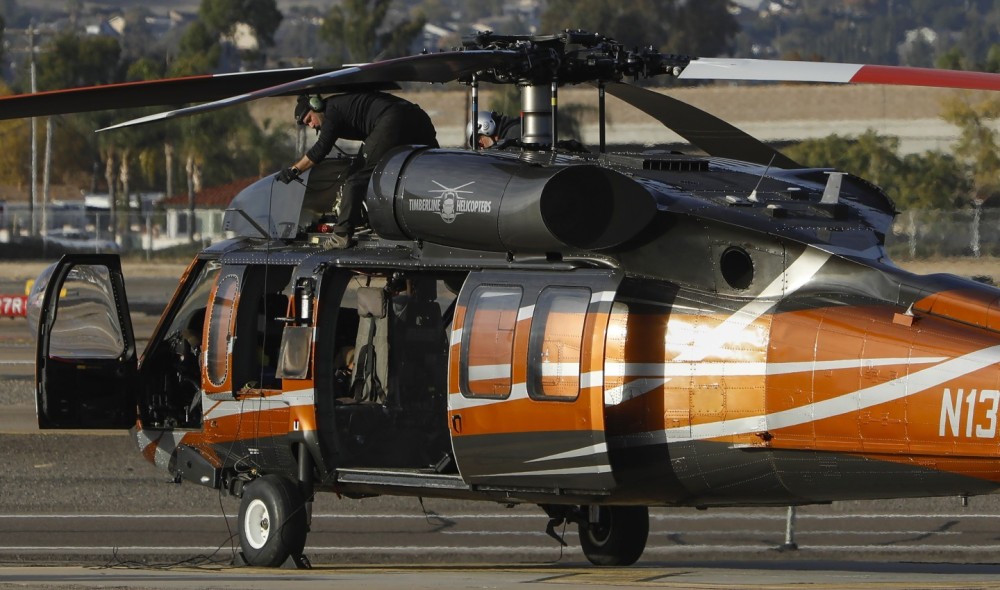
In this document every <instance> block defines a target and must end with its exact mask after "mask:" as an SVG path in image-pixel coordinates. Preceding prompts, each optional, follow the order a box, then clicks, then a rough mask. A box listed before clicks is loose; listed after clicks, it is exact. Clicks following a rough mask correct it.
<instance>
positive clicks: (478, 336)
mask: <svg viewBox="0 0 1000 590" xmlns="http://www.w3.org/2000/svg"><path fill="white" fill-rule="evenodd" d="M520 305H521V289H520V288H519V287H496V286H491V285H482V286H480V287H477V288H476V290H475V291H474V292H473V293H472V297H471V298H470V299H469V311H468V316H469V317H471V318H472V321H471V322H470V323H469V326H468V329H467V330H466V331H465V334H464V337H463V340H464V345H465V348H466V354H465V357H466V358H468V359H469V362H468V366H464V367H463V368H462V372H463V373H464V374H463V375H462V385H463V387H462V392H463V393H465V394H466V395H469V396H484V397H506V396H508V395H510V389H511V380H512V375H511V361H512V359H513V356H514V329H515V327H516V326H517V312H518V308H519V307H520Z"/></svg>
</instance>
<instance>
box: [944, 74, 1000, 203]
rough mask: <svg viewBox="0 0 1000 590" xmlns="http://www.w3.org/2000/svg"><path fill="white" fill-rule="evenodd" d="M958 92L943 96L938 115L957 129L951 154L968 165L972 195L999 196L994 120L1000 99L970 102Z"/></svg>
mask: <svg viewBox="0 0 1000 590" xmlns="http://www.w3.org/2000/svg"><path fill="white" fill-rule="evenodd" d="M972 97H973V95H971V94H968V93H962V94H958V95H955V96H954V97H952V98H950V99H947V100H946V101H945V102H944V108H943V111H942V114H941V117H942V118H943V119H944V120H945V121H948V122H949V123H951V124H952V125H955V126H956V127H958V129H959V139H958V141H957V142H956V143H955V148H954V149H955V154H956V155H957V156H958V157H960V158H962V159H963V160H964V161H965V162H966V163H967V164H968V165H969V167H970V175H971V182H972V190H973V193H974V195H975V198H976V199H978V200H986V199H988V198H990V197H993V196H997V195H1000V146H998V143H997V131H996V129H995V128H994V123H995V121H996V120H997V118H998V117H1000V99H998V98H996V97H992V96H990V97H987V98H984V99H982V100H979V101H978V102H973V101H974V99H973V98H972Z"/></svg>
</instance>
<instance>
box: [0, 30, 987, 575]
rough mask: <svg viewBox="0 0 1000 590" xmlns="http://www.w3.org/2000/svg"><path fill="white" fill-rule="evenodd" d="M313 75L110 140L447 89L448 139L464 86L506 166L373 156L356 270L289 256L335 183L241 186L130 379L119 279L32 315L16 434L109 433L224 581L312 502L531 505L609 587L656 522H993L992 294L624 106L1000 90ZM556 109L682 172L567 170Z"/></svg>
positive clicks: (881, 200)
mask: <svg viewBox="0 0 1000 590" xmlns="http://www.w3.org/2000/svg"><path fill="white" fill-rule="evenodd" d="M310 73H311V72H308V73H307V72H301V71H286V72H284V73H282V74H279V75H280V76H286V78H282V79H281V80H280V81H278V82H275V80H274V78H273V77H272V78H268V80H267V81H266V82H264V81H263V80H261V79H260V78H258V76H262V74H259V73H250V74H246V75H242V76H239V75H238V76H236V79H238V80H240V82H239V83H240V84H244V85H245V87H244V88H243V90H242V92H243V94H241V95H239V96H235V97H229V98H222V99H219V100H216V101H215V102H208V103H204V104H200V105H196V106H193V107H187V108H183V109H178V110H174V111H169V112H167V113H162V114H160V115H153V116H150V117H143V118H141V119H137V120H135V121H130V122H127V123H123V124H121V125H117V126H115V127H121V126H127V125H131V124H143V123H151V122H155V121H159V120H165V119H169V118H172V117H177V116H183V115H187V114H192V113H196V112H207V111H210V110H213V109H216V108H222V107H225V106H228V105H230V104H237V103H239V102H244V101H247V100H254V99H257V98H263V97H267V96H277V95H287V94H297V93H301V92H306V91H309V92H331V91H334V90H338V89H339V90H347V89H350V88H351V87H358V86H361V87H372V86H379V85H385V84H391V83H395V82H400V81H423V82H438V83H444V82H450V81H455V80H457V81H459V82H462V83H465V84H468V85H469V86H470V87H471V89H472V105H473V109H472V111H473V112H472V113H471V114H472V116H473V117H475V114H476V111H477V110H478V84H479V83H480V82H491V83H504V84H516V85H518V86H519V87H520V88H521V90H522V105H521V110H522V116H523V134H522V138H521V141H520V142H515V143H514V144H513V145H510V146H509V147H508V148H507V149H503V150H489V151H470V150H462V149H427V148H424V147H421V146H409V147H403V148H398V149H396V150H395V151H393V152H391V153H390V154H389V155H387V156H386V157H385V158H384V159H383V160H382V161H381V162H380V163H379V165H378V167H377V169H376V172H375V174H374V176H373V177H372V181H371V184H370V185H369V192H368V196H367V201H368V205H369V211H370V213H369V224H370V227H371V230H372V231H371V233H370V234H368V235H365V236H363V237H362V238H361V239H360V240H359V243H358V245H357V247H355V248H352V249H349V250H341V251H331V250H325V249H323V248H322V247H320V246H318V245H316V244H313V243H312V242H313V241H314V238H315V239H316V240H318V239H319V238H321V237H322V235H321V234H320V235H316V232H315V231H314V230H315V229H316V227H317V219H318V218H319V214H320V213H323V212H324V209H323V207H329V205H330V204H331V203H332V202H333V200H334V195H335V193H336V191H337V188H338V186H339V183H340V182H341V179H342V175H343V173H344V171H345V170H346V167H347V164H346V163H345V162H344V161H341V160H329V161H327V162H325V163H323V164H322V165H320V166H318V167H316V168H314V169H312V170H310V171H309V172H308V176H306V177H305V178H304V185H303V186H300V185H297V184H294V183H293V184H290V185H287V186H286V185H282V184H280V183H279V184H276V183H275V182H274V180H273V179H272V178H264V179H262V180H260V181H258V182H257V183H256V184H254V185H252V186H251V187H249V188H248V189H246V190H245V191H244V192H243V193H241V194H240V195H239V196H237V198H236V199H235V200H234V202H233V204H232V208H231V209H232V210H231V211H230V212H229V214H228V216H227V220H226V224H227V228H228V229H230V230H232V231H234V232H236V233H237V234H238V236H239V237H237V238H234V239H232V240H229V241H226V242H222V243H219V244H216V245H213V246H211V247H209V248H207V249H206V250H205V251H203V252H201V253H200V254H199V255H198V256H197V257H196V258H195V260H194V261H192V263H191V265H190V266H189V268H188V270H187V271H186V272H185V274H184V276H182V277H181V280H180V283H179V286H178V289H177V292H176V293H175V295H174V297H173V299H172V301H171V303H170V304H169V305H168V307H167V309H166V311H165V312H164V314H163V317H162V318H161V320H160V323H159V325H158V326H157V328H156V330H155V331H154V334H153V336H152V338H151V339H150V341H149V344H148V345H147V348H146V350H145V352H144V353H143V355H142V362H141V363H139V362H138V361H137V353H136V350H135V345H134V338H133V335H132V331H131V325H130V322H129V316H128V310H127V301H126V295H125V289H124V278H123V277H122V273H121V267H120V264H119V262H118V259H117V258H116V257H112V256H96V255H90V256H73V257H67V258H64V259H63V260H62V261H61V262H60V263H59V265H57V266H54V267H52V268H51V269H50V270H49V271H48V274H47V275H46V276H44V277H42V278H41V280H39V281H38V282H37V283H36V285H37V289H36V290H35V292H34V293H33V294H32V297H31V300H32V301H31V310H32V314H33V317H34V320H33V321H35V322H36V323H37V326H38V335H39V341H38V342H39V348H38V357H37V383H38V385H37V397H38V411H39V425H40V427H42V428H67V427H68V428H75V427H87V428H100V427H107V428H129V427H131V428H132V433H133V436H134V437H135V439H136V440H137V442H138V443H139V447H140V450H141V451H142V453H143V454H144V455H145V456H146V458H147V459H149V460H150V461H151V462H153V463H155V464H156V465H158V466H160V467H162V468H164V469H166V470H168V471H169V472H170V473H171V474H173V475H174V476H175V477H176V478H178V479H179V480H186V481H189V482H194V483H198V484H201V485H205V486H207V487H210V488H217V489H224V490H226V491H228V492H229V493H231V494H233V495H236V496H239V497H241V498H242V500H241V508H240V517H239V522H240V533H241V535H240V536H241V547H242V550H243V554H244V556H245V558H246V560H247V561H248V562H249V563H251V564H253V565H266V566H276V565H279V564H281V563H283V562H284V561H285V560H286V559H288V558H289V557H291V558H293V559H297V558H298V556H300V555H301V553H302V552H303V550H304V547H305V542H306V536H307V532H308V527H309V513H310V507H311V499H312V497H313V495H314V494H315V493H316V492H323V491H326V492H337V493H339V494H342V495H344V496H346V497H363V496H367V495H373V494H399V495H410V496H423V497H442V498H462V499H479V500H488V501H496V502H502V503H533V504H537V505H539V506H541V507H542V508H543V509H544V510H545V512H546V513H547V514H548V515H549V516H550V518H551V520H550V522H549V527H548V530H549V531H552V530H554V527H555V526H556V525H557V524H560V523H562V522H565V521H572V522H575V523H577V524H578V525H579V529H580V542H581V546H582V548H583V551H584V554H585V555H586V556H587V558H588V559H589V560H590V561H592V562H593V563H595V564H599V565H624V564H631V563H633V562H635V561H636V560H637V559H638V558H639V557H640V556H641V554H642V551H643V549H644V547H645V544H646V537H647V533H648V506H698V507H713V506H741V505H775V506H786V505H801V504H809V503H817V502H831V501H835V500H845V499H868V498H888V497H919V496H938V495H961V496H967V495H974V494H984V493H991V492H994V491H995V490H996V489H997V487H998V482H1000V476H998V475H996V470H995V468H994V465H995V462H996V457H997V453H998V445H997V412H998V407H1000V371H998V370H997V363H998V361H1000V334H998V330H1000V311H998V310H1000V290H997V289H995V288H993V287H990V286H987V285H982V284H979V283H976V282H974V281H971V280H966V279H962V278H959V277H954V276H948V275H933V276H926V277H923V276H916V275H913V274H911V273H908V272H905V271H903V270H901V269H899V268H897V267H896V266H894V265H893V264H892V262H891V261H890V260H889V259H888V257H887V255H886V253H885V250H884V237H885V233H886V231H887V229H888V228H889V224H890V223H891V221H892V218H893V216H894V215H895V213H896V211H895V209H894V207H893V205H892V203H891V202H890V200H889V199H888V198H887V197H886V196H885V194H884V193H883V192H882V191H881V190H880V189H878V188H877V187H875V186H874V185H872V184H870V183H868V182H867V181H865V180H863V179H860V178H857V177H854V176H852V175H849V174H845V173H841V172H837V171H833V170H829V169H811V168H803V167H802V166H800V165H799V164H797V163H796V162H794V161H792V160H791V159H789V158H787V157H786V156H784V155H782V154H780V153H779V152H777V151H776V150H774V149H773V148H771V147H770V146H767V145H765V144H763V143H761V142H760V141H758V140H756V139H754V138H752V137H750V136H749V135H747V134H745V133H744V132H742V131H740V130H739V129H736V128H735V127H733V126H731V125H729V124H727V123H725V122H723V121H720V120H719V119H717V118H715V117H714V116H712V115H709V114H708V113H705V112H703V111H700V110H698V109H696V108H694V107H692V106H690V105H686V104H683V103H680V102H679V101H677V100H675V99H672V98H670V97H667V96H665V95H662V94H658V93H655V92H652V91H650V90H646V89H643V88H640V87H638V86H633V85H630V84H626V83H623V82H622V80H623V79H626V78H629V77H632V78H641V77H646V76H651V75H673V76H677V77H678V78H681V79H711V78H715V79H751V80H795V81H817V82H839V83H851V82H860V83H883V84H912V85H928V86H946V87H961V88H980V89H992V90H997V89H1000V76H997V75H992V74H981V73H970V72H948V71H938V70H925V69H916V68H890V67H878V66H860V65H851V64H827V63H810V64H801V63H795V62H778V61H758V60H739V59H711V60H710V59H699V58H686V57H679V56H664V55H661V54H659V53H657V52H655V51H651V50H643V51H629V50H627V49H625V48H624V47H622V46H621V45H620V44H618V43H616V42H614V41H613V40H610V39H606V38H604V37H601V36H599V35H591V34H587V33H583V32H567V33H564V34H561V35H553V36H534V37H528V36H499V35H494V34H492V33H483V34H479V35H476V36H475V37H472V38H469V39H468V40H467V41H466V46H465V47H464V48H463V49H462V50H460V51H454V52H445V53H439V54H424V55H417V56H411V57H406V58H400V59H396V60H388V61H386V62H379V63H374V64H366V65H362V66H352V67H346V68H342V69H339V70H334V71H328V72H321V73H319V74H316V75H309V74H310ZM268 75H269V76H273V75H275V74H268ZM578 83H590V84H593V85H595V86H596V87H597V89H598V97H599V98H598V99H599V103H600V110H601V112H602V113H603V105H604V97H605V94H606V93H610V94H612V95H613V96H616V97H618V98H620V99H622V100H625V101H626V102H628V103H630V104H632V105H634V106H636V107H637V108H639V109H641V110H643V111H644V112H646V113H648V114H650V115H651V116H653V117H654V118H656V119H657V120H659V121H660V122H662V123H664V124H665V125H666V126H668V127H670V128H671V129H673V130H674V131H676V132H677V133H679V134H680V135H681V136H683V137H685V138H686V139H687V140H688V141H690V142H691V143H692V144H693V145H694V146H695V147H697V148H699V149H700V150H701V151H702V152H704V154H705V155H697V156H692V155H687V154H679V153H672V152H664V151H650V152H644V153H640V154H634V153H624V154H616V153H606V150H605V147H604V145H603V143H604V142H603V132H602V141H601V145H600V146H599V148H598V153H596V154H595V153H591V152H579V151H567V150H564V149H561V148H560V147H559V141H558V129H557V128H556V124H555V121H556V120H557V119H556V117H555V113H554V111H555V110H556V109H557V106H558V100H557V96H558V88H559V87H560V85H564V84H578ZM220 84H222V82H220V79H219V78H217V77H204V78H199V79H192V80H187V81H161V82H150V83H142V84H139V85H135V86H130V87H128V88H122V87H121V86H117V87H116V86H112V87H95V88H88V89H76V90H67V91H57V92H53V93H46V94H45V95H44V96H43V97H38V98H35V97H32V96H18V97H9V98H3V99H0V105H2V106H4V107H9V108H4V109H0V112H2V113H4V115H3V116H6V117H18V116H33V115H39V114H48V113H55V112H65V107H63V106H62V103H63V101H64V100H71V101H72V102H73V103H74V105H73V107H72V108H74V109H78V110H79V109H83V110H87V109H90V108H95V109H96V108H110V107H114V106H115V105H116V103H115V101H116V100H117V101H120V103H118V104H127V105H128V106H137V105H139V104H142V105H145V106H148V105H154V104H164V103H163V102H161V100H166V99H160V98H157V97H156V96H154V95H155V94H156V92H154V91H151V90H152V89H156V88H158V87H167V86H169V88H170V89H171V92H175V93H179V95H180V96H184V95H185V94H187V96H188V100H197V99H199V98H201V99H204V98H203V97H205V96H208V95H209V94H210V93H216V95H218V93H220V88H224V84H223V86H220ZM164 85H167V86H164ZM202 92H204V94H202ZM216 95H213V97H214V96H216ZM176 96H177V95H173V98H172V100H176ZM109 97H110V98H109ZM473 120H474V119H473ZM602 130H603V119H602ZM317 204H318V205H317ZM61 291H62V292H64V293H66V294H67V295H64V296H59V297H57V295H58V294H59V293H60V292H61ZM352 351H353V356H354V366H353V372H352V373H351V375H350V377H347V376H346V372H345V371H344V369H345V368H346V367H347V366H348V364H349V360H348V359H349V358H350V353H351V352H352Z"/></svg>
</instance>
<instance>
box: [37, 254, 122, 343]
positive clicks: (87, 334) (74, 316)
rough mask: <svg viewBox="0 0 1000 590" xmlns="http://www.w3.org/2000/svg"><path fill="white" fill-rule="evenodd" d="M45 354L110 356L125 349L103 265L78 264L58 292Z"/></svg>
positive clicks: (106, 273) (108, 278)
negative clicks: (53, 319) (54, 316)
mask: <svg viewBox="0 0 1000 590" xmlns="http://www.w3.org/2000/svg"><path fill="white" fill-rule="evenodd" d="M57 309H58V313H57V315H56V319H55V322H54V323H53V324H52V328H51V330H52V331H51V336H50V343H49V355H50V356H53V357H58V358H64V359H74V358H77V359H79V358H92V359H113V358H118V357H120V356H121V355H122V354H123V353H124V352H125V340H124V338H123V337H122V326H121V322H120V321H119V319H118V316H117V315H115V314H116V311H115V310H116V305H115V296H114V292H113V291H112V287H111V277H110V273H109V272H108V269H107V268H106V267H104V266H99V265H98V266H95V265H90V264H80V265H77V266H74V267H73V268H72V270H70V271H69V275H68V276H67V277H66V280H65V282H64V283H63V288H62V290H61V291H60V293H59V300H58V306H57Z"/></svg>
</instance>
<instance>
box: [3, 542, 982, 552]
mask: <svg viewBox="0 0 1000 590" xmlns="http://www.w3.org/2000/svg"><path fill="white" fill-rule="evenodd" d="M230 547H235V545H233V546H229V545H223V546H222V547H220V546H218V545H211V546H208V545H205V546H198V545H190V546H185V545H177V546H155V545H117V546H116V545H98V546H83V545H32V546H8V547H0V554H3V553H12V552H20V553H43V552H66V553H94V552H104V551H107V552H116V553H118V554H119V555H121V553H122V552H125V551H151V552H156V553H166V552H185V553H186V552H203V553H204V552H212V553H214V552H217V551H225V550H227V549H229V548H230ZM539 549H552V551H559V547H558V546H554V547H528V546H524V545H491V546H486V547H467V546H464V547H463V546H453V545H437V546H418V545H368V546H357V545H351V546H316V547H314V546H310V545H307V546H306V548H305V553H306V554H315V553H337V554H344V553H467V554H476V553H503V554H510V553H517V552H523V551H538V550H539ZM720 549H724V550H726V551H740V552H750V553H760V552H772V551H774V546H773V545H770V544H765V543H759V544H750V545H747V544H743V545H726V544H718V545H710V544H698V545H670V546H655V545H654V546H647V547H646V549H645V551H644V552H643V555H650V554H659V555H669V554H673V553H694V552H698V551H718V550H720ZM563 550H564V551H580V550H581V548H580V546H579V545H572V544H571V545H568V546H567V547H564V548H563ZM803 550H806V551H864V552H867V553H912V552H915V551H936V552H951V551H956V552H965V553H996V552H998V551H1000V544H991V545H955V544H951V545H930V544H921V545H891V546H887V545H805V546H804V545H802V544H799V552H800V554H801V552H802V551H803Z"/></svg>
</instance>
